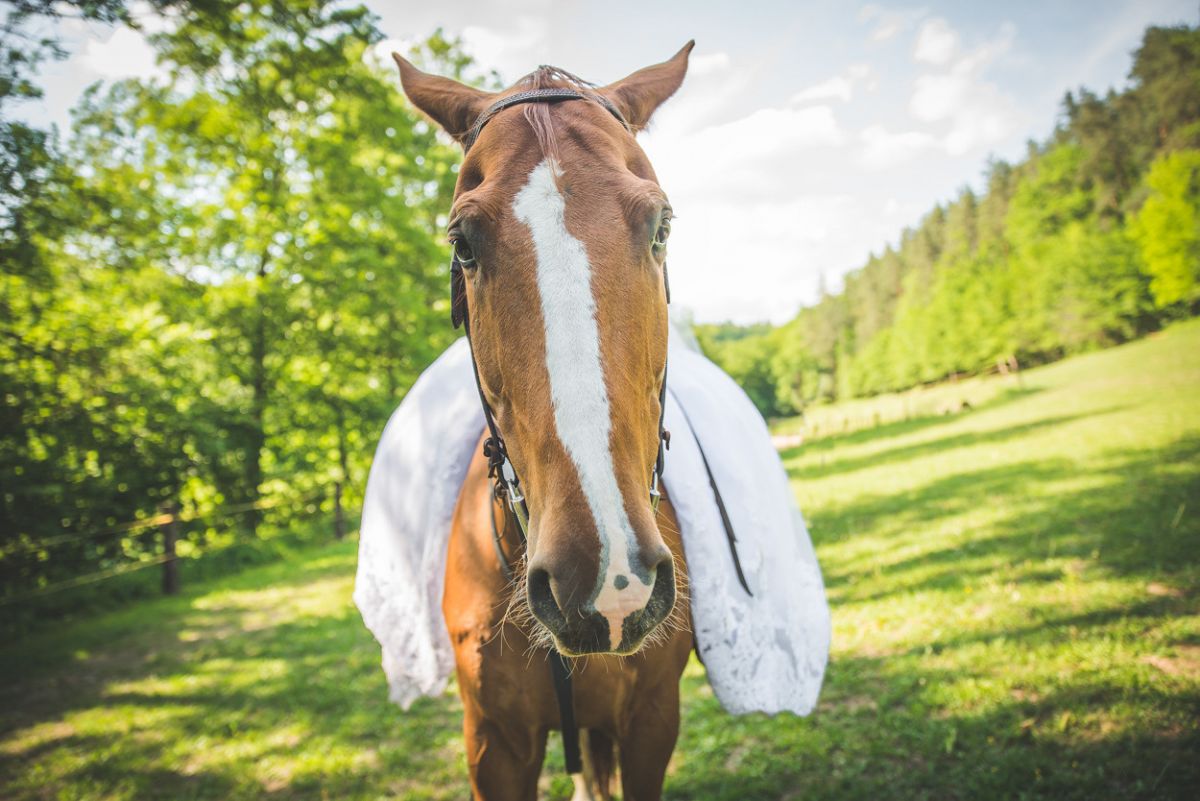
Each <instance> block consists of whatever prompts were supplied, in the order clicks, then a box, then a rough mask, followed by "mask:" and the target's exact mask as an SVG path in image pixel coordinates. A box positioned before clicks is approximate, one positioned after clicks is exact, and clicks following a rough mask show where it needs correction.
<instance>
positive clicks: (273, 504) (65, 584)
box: [0, 489, 325, 607]
mask: <svg viewBox="0 0 1200 801" xmlns="http://www.w3.org/2000/svg"><path fill="white" fill-rule="evenodd" d="M324 494H325V490H323V489H322V490H315V491H313V492H310V493H308V494H306V495H302V496H300V497H298V498H268V499H264V500H259V501H253V502H250V503H242V504H235V505H232V506H225V507H221V508H218V509H211V510H208V511H204V512H196V511H192V512H160V513H158V514H155V515H152V516H150V517H144V518H139V519H138V520H131V521H129V522H127V523H121V524H119V525H115V526H110V527H108V528H104V529H97V530H95V531H89V532H83V533H71V534H63V535H60V536H56V537H48V538H46V539H44V540H38V541H36V542H23V543H17V544H16V545H14V546H12V547H10V548H7V549H3V550H0V558H4V557H6V556H9V555H15V554H19V553H29V552H32V551H40V550H47V549H50V548H55V547H58V546H60V545H64V544H67V543H72V542H83V541H86V540H95V539H101V538H103V537H106V536H114V535H116V534H126V533H129V532H131V531H140V530H143V529H147V528H158V529H159V530H160V531H161V532H162V535H163V542H164V546H165V547H164V551H165V552H164V553H162V554H158V555H155V556H152V557H149V558H145V559H139V560H137V561H135V562H127V563H125V564H121V565H115V566H113V567H110V568H105V569H104V570H98V571H96V572H94V573H88V574H85V575H82V576H75V577H72V578H69V579H64V580H62V581H58V582H55V583H53V584H48V585H46V586H44V587H38V588H37V589H34V590H30V591H29V592H25V593H20V594H17V595H11V596H8V597H4V598H0V607H4V606H9V605H13V604H18V603H24V602H26V601H32V600H36V599H39V598H42V597H45V596H47V595H53V594H54V593H57V592H62V591H63V590H69V589H74V588H76V587H82V586H86V585H88V584H95V583H97V582H101V581H106V580H108V579H112V578H117V577H118V576H124V575H126V574H129V573H133V572H136V571H139V570H144V569H146V568H148V567H155V566H158V565H162V566H164V569H170V568H173V567H174V563H175V562H176V560H177V559H178V556H177V555H176V554H175V537H176V533H175V527H176V526H177V524H179V523H190V522H194V521H196V520H205V519H212V518H222V519H224V518H230V517H236V516H237V515H241V514H245V513H247V512H251V511H263V510H266V509H273V508H277V507H280V506H283V505H285V504H287V505H291V506H294V507H299V506H303V505H304V504H307V503H309V502H310V501H313V500H316V499H317V498H320V497H322V496H323V495H324ZM167 586H168V585H167V583H166V582H164V591H167V592H171V591H172V590H167V589H166V587H167ZM177 586H178V585H177V579H176V580H175V587H176V590H177Z"/></svg>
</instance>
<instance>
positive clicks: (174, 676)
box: [0, 557, 468, 799]
mask: <svg viewBox="0 0 1200 801" xmlns="http://www.w3.org/2000/svg"><path fill="white" fill-rule="evenodd" d="M352 566H353V558H352V557H350V558H341V559H335V560H323V561H320V562H317V563H315V564H303V563H299V564H296V563H293V564H290V565H286V566H279V568H278V569H273V570H269V571H252V572H251V573H248V574H245V575H244V576H241V577H238V578H235V579H233V580H230V581H226V582H222V583H221V585H220V586H221V589H222V591H224V593H223V594H216V593H213V592H212V591H211V590H212V588H208V589H209V592H206V593H205V594H204V595H203V596H194V597H190V598H184V599H180V600H178V601H176V600H167V601H162V602H158V603H155V604H146V605H144V606H142V607H140V608H138V609H137V610H130V611H129V612H128V613H123V614H121V615H116V616H112V619H113V622H112V623H111V624H110V623H108V618H105V619H104V622H103V623H102V624H101V627H100V628H101V630H98V631H97V630H93V631H92V632H90V633H88V632H86V628H87V627H86V626H82V625H81V626H79V631H78V632H77V633H78V634H79V636H78V637H75V638H72V640H71V641H70V642H71V644H73V645H74V646H75V648H76V649H82V650H85V651H89V653H88V655H87V656H86V657H83V658H74V657H72V656H71V652H70V651H67V652H66V653H64V649H63V648H61V647H56V645H55V644H54V643H53V642H52V641H50V640H47V641H46V642H44V643H31V644H29V645H28V646H27V650H28V652H30V653H31V655H32V656H33V658H34V659H35V660H37V661H38V662H40V663H41V664H43V665H46V666H49V665H52V664H54V663H55V662H59V664H58V666H57V667H46V668H44V669H42V670H38V671H34V672H29V671H25V670H21V669H20V668H19V666H15V665H8V666H6V667H7V668H8V670H6V673H7V674H8V675H7V677H6V683H5V688H4V691H3V695H2V696H0V706H2V707H3V708H4V711H3V712H0V744H2V745H3V747H2V748H0V796H2V797H4V798H5V799H34V798H43V797H47V794H50V795H61V794H65V795H71V796H73V797H74V796H75V795H83V796H103V797H116V798H136V799H143V798H152V799H159V798H161V799H190V798H196V799H210V798H211V799H218V798H220V799H226V798H266V797H283V798H297V799H299V798H312V799H320V798H350V797H379V796H401V797H408V796H409V795H410V794H411V795H412V797H421V798H462V797H466V796H467V794H468V789H467V786H466V766H465V763H464V761H463V759H462V757H461V748H460V745H459V742H460V739H461V712H460V709H459V705H458V702H457V700H456V699H453V698H450V697H448V696H443V697H441V698H437V699H426V700H423V701H420V702H418V703H416V704H415V705H414V706H413V707H412V708H411V709H409V710H408V711H406V712H404V713H401V712H400V710H398V709H397V708H396V707H395V706H393V705H392V704H390V703H389V702H388V701H387V692H386V688H385V686H384V681H383V675H382V672H381V671H380V669H379V650H378V646H377V645H376V644H375V642H374V640H372V639H371V637H370V635H369V634H368V633H367V632H366V631H365V630H364V629H363V626H362V622H361V620H360V619H359V617H358V614H357V612H356V611H355V610H354V609H353V608H352V607H351V606H350V605H349V604H347V603H338V602H333V603H331V604H329V605H328V606H322V607H321V608H320V610H319V611H316V612H311V613H309V612H307V611H306V609H305V608H304V606H303V605H302V604H301V605H300V606H299V607H297V606H294V605H293V603H294V602H293V601H291V600H286V601H283V602H280V603H276V599H275V598H274V597H266V598H264V596H263V594H262V593H263V592H265V593H279V594H281V595H284V596H287V595H289V594H290V593H296V594H299V595H301V596H303V595H304V593H310V594H312V597H316V598H318V599H320V598H321V597H322V596H323V595H324V593H327V592H329V593H332V592H336V593H339V594H341V593H344V592H345V589H346V587H347V586H348V582H347V575H348V573H349V572H350V571H351V570H352ZM327 584H328V585H329V586H326V585H327ZM126 618H130V619H126ZM63 639H66V638H63ZM81 642H87V643H88V644H87V647H86V648H85V647H84V646H82V645H81V644H80V643H81ZM68 647H69V646H68ZM39 648H41V649H42V651H41V652H40V653H38V650H39ZM93 649H94V650H95V653H90V651H91V650H93ZM10 656H11V653H7V654H5V658H6V659H8V658H9V657H10ZM35 766H36V771H35V770H34V768H35ZM81 791H82V792H81Z"/></svg>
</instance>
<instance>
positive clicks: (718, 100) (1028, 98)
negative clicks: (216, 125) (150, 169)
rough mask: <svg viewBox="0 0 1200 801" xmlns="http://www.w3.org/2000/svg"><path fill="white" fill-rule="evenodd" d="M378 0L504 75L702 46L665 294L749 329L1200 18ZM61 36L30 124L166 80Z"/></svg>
mask: <svg viewBox="0 0 1200 801" xmlns="http://www.w3.org/2000/svg"><path fill="white" fill-rule="evenodd" d="M367 5H368V6H369V7H370V8H371V9H372V10H373V11H374V12H375V13H376V14H378V15H379V17H380V27H381V29H382V30H383V31H384V32H385V33H386V35H387V36H388V41H386V42H384V43H383V44H382V45H381V46H380V48H379V49H380V50H381V51H387V50H391V49H400V50H403V49H404V48H405V47H407V46H408V44H410V43H411V42H414V41H417V40H419V39H421V38H423V37H425V36H427V35H428V34H429V33H431V32H432V31H433V30H434V29H435V28H437V27H439V26H440V27H442V28H444V29H445V30H446V32H447V33H449V34H451V35H460V36H461V37H462V39H463V41H464V43H465V44H466V47H467V50H468V52H470V53H471V54H472V55H473V56H474V57H475V58H476V60H477V61H478V63H479V65H480V66H481V67H483V68H484V69H494V70H496V71H497V72H499V74H500V75H501V77H502V78H503V79H505V80H506V81H515V80H516V79H518V78H520V77H521V76H522V75H524V74H526V73H528V72H530V71H531V70H532V69H534V68H535V67H536V66H537V65H539V64H554V65H556V66H559V67H562V68H563V69H566V70H568V71H570V72H573V73H575V74H576V75H579V76H581V77H583V78H586V79H588V80H591V81H593V82H595V83H598V84H605V83H610V82H612V81H614V80H617V79H619V78H621V77H623V76H624V75H626V74H628V73H630V72H633V71H635V70H637V69H639V68H641V67H643V66H646V65H648V64H653V63H656V62H659V61H663V60H665V59H667V58H669V57H670V56H671V55H672V54H674V53H675V52H676V51H677V50H678V49H679V48H680V47H681V46H683V44H684V43H686V42H687V41H688V40H689V39H695V40H696V49H695V50H694V51H693V53H692V57H691V66H690V68H689V71H688V76H687V79H686V80H685V81H684V85H683V87H682V88H681V89H680V91H679V92H678V93H677V94H676V95H675V96H674V97H673V98H671V99H670V100H669V101H668V102H667V103H666V104H665V105H663V106H662V107H661V108H660V109H659V111H658V113H657V114H656V115H655V117H654V119H653V120H652V121H651V125H650V127H649V129H648V130H647V131H645V132H644V133H642V134H641V137H640V139H641V142H642V146H643V148H644V149H645V150H646V152H647V154H648V155H649V157H650V160H651V162H652V163H653V164H654V166H655V170H656V172H657V174H658V177H659V182H660V183H661V184H662V186H663V188H664V189H665V190H666V192H667V194H668V196H669V197H670V199H671V205H672V207H673V209H674V211H675V220H674V223H673V226H672V233H671V244H670V248H669V254H668V256H669V262H670V265H671V291H672V300H673V302H674V303H676V305H677V306H682V307H684V308H686V309H687V310H689V311H690V312H691V313H692V314H693V315H694V317H695V319H696V320H698V321H702V322H716V321H722V320H732V321H734V322H738V323H750V322H755V321H760V320H768V321H771V322H775V323H780V322H784V321H786V320H788V319H790V318H791V317H792V316H794V315H795V313H796V311H797V310H798V309H799V308H800V307H801V306H802V305H807V304H811V303H813V302H814V301H815V300H816V299H817V298H818V297H819V295H820V291H821V287H822V285H824V286H825V287H827V288H828V289H829V290H837V289H838V288H839V287H840V285H841V281H842V277H843V276H844V275H845V274H846V273H847V272H848V271H850V270H853V269H855V268H857V267H861V266H862V264H863V263H864V262H865V261H866V259H867V258H868V257H869V255H870V254H871V253H878V252H879V251H881V250H882V249H883V248H884V247H885V246H886V245H888V244H895V243H897V242H898V241H899V238H900V235H901V232H902V231H903V230H904V228H905V227H908V226H912V225H914V224H916V223H917V222H919V220H920V219H921V217H922V216H923V215H924V214H926V213H927V212H928V211H929V210H930V209H932V208H933V206H934V205H935V204H937V203H940V202H945V201H947V200H950V199H952V198H954V197H955V196H956V195H957V194H958V193H959V192H960V191H961V190H962V188H963V187H968V186H969V187H971V188H973V189H976V190H979V189H981V188H982V186H983V180H984V175H985V173H986V170H987V165H988V162H989V160H991V159H995V158H1000V159H1005V160H1008V161H1016V160H1019V159H1020V158H1021V157H1022V155H1023V154H1024V152H1025V149H1026V143H1027V142H1028V141H1029V140H1031V139H1033V140H1042V139H1044V138H1045V137H1047V136H1048V135H1049V134H1050V133H1051V132H1052V130H1053V128H1054V125H1055V123H1056V121H1057V120H1058V119H1059V114H1060V107H1061V101H1062V98H1063V95H1064V94H1065V92H1067V91H1068V90H1070V89H1075V88H1078V87H1079V86H1085V87H1087V88H1089V89H1092V90H1093V91H1097V92H1104V91H1106V90H1107V89H1109V88H1110V87H1114V88H1117V89H1120V88H1121V87H1123V86H1124V85H1126V82H1127V77H1126V76H1127V74H1128V72H1129V67H1130V64H1131V54H1132V52H1133V50H1134V49H1135V48H1136V47H1137V45H1138V43H1139V41H1140V39H1141V35H1142V31H1143V30H1144V29H1145V27H1146V26H1147V25H1152V24H1154V25H1172V24H1180V23H1187V24H1192V25H1195V24H1197V22H1200V3H1197V2H1196V0H1135V1H1133V2H1130V1H1128V0H1089V2H1075V1H1074V0H1072V1H1071V2H1068V1H1067V0H1040V1H1039V2H1029V1H1028V0H1011V1H1010V2H1007V3H982V2H972V3H964V2H957V3H955V2H928V3H922V4H912V5H907V4H894V3H890V2H884V3H876V2H870V3H854V2H844V1H843V2H834V1H833V0H830V1H828V2H801V1H797V0H793V1H792V2H749V1H748V0H743V1H742V2H737V3H734V2H724V3H716V2H705V1H704V0H691V2H674V0H670V1H668V0H660V1H659V2H645V1H644V0H642V1H641V2H626V0H608V2H603V3H598V2H594V1H593V2H585V1H583V0H569V1H567V2H563V1H562V0H558V1H557V2H556V1H555V0H468V1H467V2H445V1H444V2H436V3H434V2H428V0H420V1H419V2H409V1H408V0H405V2H384V0H373V1H372V2H368V3H367ZM146 24H147V26H148V27H152V26H153V25H154V24H155V23H154V21H153V20H147V22H146ZM59 27H60V30H59V33H60V35H61V36H62V38H63V40H64V43H65V45H66V46H67V48H68V50H69V51H70V52H71V56H70V57H69V58H68V59H67V60H65V61H62V62H57V63H54V64H50V65H47V67H46V68H45V69H44V70H43V75H42V76H41V84H42V86H43V88H44V89H45V91H46V97H45V98H44V100H43V101H39V102H38V103H37V104H36V105H35V106H31V107H27V108H26V109H24V110H23V114H22V116H25V117H26V118H28V119H31V120H33V121H35V122H39V123H51V122H52V123H56V124H58V125H59V126H60V127H62V128H64V129H69V109H70V107H71V106H72V105H73V104H74V103H75V101H76V100H77V99H78V97H79V94H80V93H81V92H82V90H83V89H84V88H85V87H86V86H88V85H89V84H91V83H93V82H95V81H97V80H114V79H119V78H125V77H129V76H142V77H145V76H153V75H154V74H156V69H157V68H156V66H155V64H154V60H153V54H152V52H151V51H150V49H149V47H148V46H147V45H146V44H145V41H144V40H143V39H142V36H141V34H140V33H139V32H137V31H134V30H131V29H129V28H124V27H117V28H113V27H108V26H100V25H94V24H82V23H79V22H75V21H67V22H64V23H61V25H60V26H59ZM397 84H398V82H397Z"/></svg>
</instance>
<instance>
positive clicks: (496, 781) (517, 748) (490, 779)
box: [463, 698, 546, 801]
mask: <svg viewBox="0 0 1200 801" xmlns="http://www.w3.org/2000/svg"><path fill="white" fill-rule="evenodd" d="M463 706H464V714H463V735H464V737H465V740H466V746H467V765H468V767H469V769H470V773H471V791H472V793H473V794H474V797H475V799H476V801H536V799H537V785H538V777H539V776H540V775H541V772H542V762H543V760H544V759H545V756H546V731H545V730H544V729H538V728H533V727H524V726H521V725H520V724H517V725H512V724H511V723H509V724H503V723H501V722H499V721H494V720H490V719H488V718H487V717H485V716H484V715H483V713H482V710H480V709H478V708H474V709H473V708H472V707H473V706H474V705H473V704H470V703H469V702H468V700H467V699H466V698H463Z"/></svg>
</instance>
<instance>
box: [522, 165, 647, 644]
mask: <svg viewBox="0 0 1200 801" xmlns="http://www.w3.org/2000/svg"><path fill="white" fill-rule="evenodd" d="M555 171H556V166H555V165H554V163H553V162H552V161H550V160H549V159H547V160H546V161H543V162H542V163H541V164H539V165H538V166H537V167H535V168H534V169H533V172H531V173H530V174H529V182H528V183H527V184H526V185H525V188H524V189H522V190H521V191H520V192H519V193H518V194H517V197H516V200H515V201H514V202H513V211H514V212H515V213H516V217H517V219H518V220H520V221H521V222H523V223H524V224H525V225H527V226H528V227H529V231H530V233H531V234H532V235H533V246H534V250H535V251H536V254H537V283H538V294H539V296H540V299H541V307H542V320H543V321H544V323H545V327H546V368H547V370H548V371H549V374H550V394H551V400H552V402H553V405H554V425H555V428H556V430H557V432H558V438H559V440H560V441H561V442H562V444H563V447H564V448H566V451H567V453H568V454H569V455H570V457H571V461H572V462H573V463H574V464H575V470H576V472H577V473H578V474H579V481H580V484H582V485H583V494H584V496H585V497H586V498H587V503H588V508H589V509H590V510H591V512H592V517H593V519H594V520H595V521H596V531H597V532H598V534H599V536H600V567H601V570H600V573H601V575H600V578H599V592H598V593H596V598H595V601H594V603H595V607H596V611H598V612H600V614H602V615H604V616H605V618H607V619H608V624H609V636H610V643H611V645H612V647H613V648H616V647H617V645H618V643H620V641H621V623H622V621H624V619H625V617H626V615H628V614H629V613H631V612H636V611H637V610H639V609H641V608H642V607H643V606H645V605H646V602H647V601H648V600H649V598H650V587H649V586H647V585H646V584H645V583H643V582H642V580H641V579H640V578H639V577H638V575H637V573H636V572H635V571H634V570H633V568H632V565H631V564H630V558H629V557H630V551H631V549H632V548H634V547H636V542H637V540H636V538H635V536H634V533H633V526H632V525H630V523H629V516H628V515H627V514H626V513H625V504H624V501H623V499H622V497H621V490H620V488H619V487H618V486H617V476H616V471H615V470H614V469H613V460H612V452H611V450H610V449H609V435H610V433H611V431H612V419H611V417H610V414H609V405H608V390H607V389H606V387H605V383H604V368H603V365H602V364H601V361H600V332H599V330H598V329H597V326H596V300H595V298H594V297H593V295H592V268H591V265H590V264H589V263H588V257H587V251H586V250H585V249H584V247H583V243H582V242H580V241H579V240H578V239H576V238H575V237H573V236H571V234H570V232H569V231H567V225H566V220H565V219H564V214H563V212H564V210H565V208H566V202H565V201H564V199H563V196H562V194H561V193H560V192H559V191H558V186H557V185H556V184H555V182H554V178H555ZM618 576H624V577H625V579H626V581H627V582H628V583H627V584H626V585H625V588H624V589H623V590H618V589H617V588H616V586H615V584H614V582H615V581H616V579H617V577H618Z"/></svg>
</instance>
